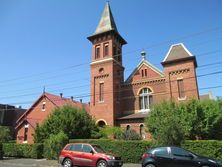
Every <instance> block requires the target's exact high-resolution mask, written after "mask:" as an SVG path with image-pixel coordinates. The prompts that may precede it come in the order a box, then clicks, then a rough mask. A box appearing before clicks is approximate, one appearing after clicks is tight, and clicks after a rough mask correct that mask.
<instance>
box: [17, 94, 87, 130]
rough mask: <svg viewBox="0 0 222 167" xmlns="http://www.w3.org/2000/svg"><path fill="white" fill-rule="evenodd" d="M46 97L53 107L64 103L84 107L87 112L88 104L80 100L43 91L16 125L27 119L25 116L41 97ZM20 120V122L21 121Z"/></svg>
mask: <svg viewBox="0 0 222 167" xmlns="http://www.w3.org/2000/svg"><path fill="white" fill-rule="evenodd" d="M44 97H45V98H47V99H48V100H49V101H51V102H52V103H53V104H54V105H55V107H62V106H64V105H71V106H73V107H78V108H84V109H85V110H86V111H87V112H89V105H88V104H85V103H81V102H77V101H75V100H72V99H69V98H64V97H61V96H57V95H54V94H51V93H48V92H44V93H43V94H42V95H41V96H40V97H39V98H38V99H37V100H36V101H35V102H34V103H33V104H32V106H31V107H30V108H29V109H28V110H27V111H26V112H25V113H24V114H23V115H22V116H21V117H20V118H19V119H18V120H17V122H16V123H17V124H18V125H17V126H16V128H17V127H18V126H20V125H21V123H22V122H23V121H24V120H26V121H28V118H26V116H27V115H28V114H29V113H30V112H31V111H32V109H33V108H34V106H35V105H36V104H37V103H38V102H39V101H40V100H41V99H42V98H44ZM21 121H22V122H21ZM28 122H31V123H33V120H29V121H28Z"/></svg>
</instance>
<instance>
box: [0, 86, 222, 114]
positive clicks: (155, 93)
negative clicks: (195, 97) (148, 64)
mask: <svg viewBox="0 0 222 167" xmlns="http://www.w3.org/2000/svg"><path fill="white" fill-rule="evenodd" d="M218 88H222V85H216V86H209V87H202V88H199V90H205V89H218ZM196 90H197V89H187V90H184V92H185V93H187V92H192V91H196ZM197 91H198V90H197ZM110 93H118V92H117V91H116V92H113V91H109V92H104V94H106V95H107V94H110ZM170 93H172V94H174V93H178V91H172V92H167V91H160V92H154V93H151V94H150V95H152V96H160V95H167V94H170ZM98 95H99V93H96V94H95V96H98ZM84 96H90V97H91V96H94V95H91V94H88V95H84ZM84 96H79V98H81V97H84ZM138 97H140V95H133V96H126V97H120V98H119V99H120V100H123V99H131V98H138ZM169 98H170V97H169ZM188 98H189V97H188ZM64 99H65V100H67V99H69V98H67V97H63V98H61V99H56V100H54V101H56V102H58V101H64ZM69 100H71V99H69ZM30 102H31V101H29V102H28V104H30ZM75 102H77V101H75ZM21 103H22V102H20V104H21ZM25 103H26V104H27V102H23V104H25ZM32 103H33V102H32ZM79 103H80V102H79ZM15 104H17V103H11V104H9V105H15ZM82 104H83V105H84V104H86V103H82ZM32 108H37V109H41V108H42V107H41V106H39V107H36V106H34V107H30V108H29V110H30V109H32ZM15 109H18V110H20V108H15ZM0 110H1V111H4V110H9V109H0Z"/></svg>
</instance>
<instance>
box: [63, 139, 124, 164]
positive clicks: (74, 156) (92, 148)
mask: <svg viewBox="0 0 222 167" xmlns="http://www.w3.org/2000/svg"><path fill="white" fill-rule="evenodd" d="M59 162H60V164H62V165H63V167H72V166H74V165H75V166H92V167H121V166H122V165H123V161H122V160H121V157H118V156H114V155H112V154H107V153H105V152H104V150H103V149H102V148H101V147H100V146H99V145H91V144H86V143H73V144H67V145H66V146H65V147H64V148H63V149H62V151H61V152H60V156H59Z"/></svg>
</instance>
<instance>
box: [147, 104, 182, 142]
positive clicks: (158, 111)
mask: <svg viewBox="0 0 222 167" xmlns="http://www.w3.org/2000/svg"><path fill="white" fill-rule="evenodd" d="M178 111H179V110H178V105H177V104H176V103H174V102H163V103H161V104H159V105H156V106H154V108H153V109H152V111H151V112H150V113H149V115H148V117H147V118H146V120H145V124H146V126H147V127H148V130H149V132H150V133H151V134H152V136H153V138H154V139H155V140H156V141H157V143H158V144H159V145H180V144H181V143H182V142H183V140H184V137H185V136H184V128H183V127H182V125H181V124H180V117H179V114H178Z"/></svg>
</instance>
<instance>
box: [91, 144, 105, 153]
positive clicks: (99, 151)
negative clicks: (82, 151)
mask: <svg viewBox="0 0 222 167" xmlns="http://www.w3.org/2000/svg"><path fill="white" fill-rule="evenodd" d="M92 146H93V148H94V150H95V151H96V152H98V153H105V151H104V150H103V149H102V147H100V146H99V145H92Z"/></svg>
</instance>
